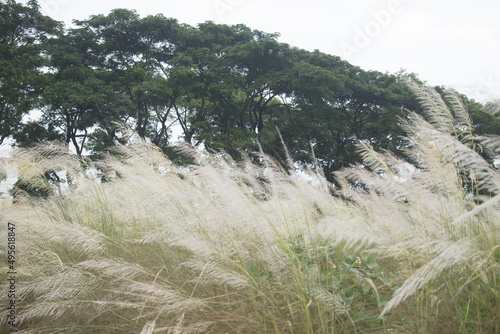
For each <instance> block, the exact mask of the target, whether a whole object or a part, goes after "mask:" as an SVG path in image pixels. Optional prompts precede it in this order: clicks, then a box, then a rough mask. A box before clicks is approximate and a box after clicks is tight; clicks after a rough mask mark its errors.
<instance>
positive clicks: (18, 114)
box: [0, 0, 62, 144]
mask: <svg viewBox="0 0 500 334" xmlns="http://www.w3.org/2000/svg"><path fill="white" fill-rule="evenodd" d="M61 29H62V24H61V23H59V22H56V21H54V20H52V19H51V18H49V17H47V16H44V15H42V14H41V13H40V10H39V6H38V3H37V2H36V1H35V0H30V1H29V2H28V4H27V6H24V5H22V4H18V3H16V2H15V1H14V0H8V1H6V2H0V144H1V143H2V142H3V141H4V140H5V138H7V137H9V136H11V135H13V134H15V133H16V131H18V130H19V127H20V124H21V120H22V118H23V116H24V115H26V114H27V113H29V112H30V111H31V110H32V109H34V108H35V107H37V106H38V97H39V94H40V92H41V89H42V87H43V81H42V78H41V77H42V71H43V69H44V67H45V66H46V56H45V53H46V49H45V46H46V43H47V40H48V39H49V38H50V37H52V36H55V35H56V34H58V33H59V32H60V31H61Z"/></svg>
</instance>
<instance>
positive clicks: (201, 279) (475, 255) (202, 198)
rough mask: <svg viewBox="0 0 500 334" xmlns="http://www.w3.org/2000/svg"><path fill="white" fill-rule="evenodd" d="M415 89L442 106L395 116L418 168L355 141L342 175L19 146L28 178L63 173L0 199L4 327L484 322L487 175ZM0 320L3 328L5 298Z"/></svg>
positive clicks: (495, 293)
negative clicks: (60, 181) (9, 252)
mask: <svg viewBox="0 0 500 334" xmlns="http://www.w3.org/2000/svg"><path fill="white" fill-rule="evenodd" d="M414 88H415V89H416V91H417V92H418V93H419V94H421V97H422V98H425V99H427V100H426V101H427V105H428V106H429V107H428V108H429V111H431V110H432V108H441V109H440V112H439V113H436V114H435V115H433V116H432V117H433V118H431V119H430V121H431V123H427V122H426V121H425V120H424V119H423V118H421V117H419V116H417V115H412V117H411V119H410V120H409V122H408V124H407V129H408V134H409V135H408V140H409V146H410V148H409V154H411V155H412V157H413V161H416V162H417V164H418V166H417V168H415V167H414V166H411V165H409V164H408V163H406V162H404V161H401V160H399V159H397V158H396V157H394V156H392V155H390V154H389V153H387V154H380V153H377V152H375V151H373V150H372V149H371V147H370V146H369V145H367V144H363V143H360V152H361V153H362V154H363V157H364V159H365V165H363V166H354V167H352V168H350V169H346V170H343V171H341V172H338V173H337V174H336V177H337V180H338V181H339V184H341V185H343V186H342V188H341V189H339V188H334V187H332V186H331V185H329V184H328V183H327V182H326V181H325V180H324V179H323V178H322V177H321V176H320V175H316V174H314V173H311V175H312V176H313V177H314V178H315V180H316V181H314V182H308V181H306V180H305V179H303V178H301V177H298V176H296V175H294V174H292V175H288V174H287V173H286V172H284V171H283V170H282V169H281V168H280V167H279V166H278V165H277V164H275V163H273V162H272V161H271V160H269V159H268V158H267V157H264V156H260V157H258V159H256V160H258V161H259V162H260V163H259V164H253V163H250V162H249V161H245V162H242V163H236V162H234V161H232V160H231V159H229V158H228V157H226V156H224V155H221V154H219V155H208V154H201V153H197V152H191V154H192V155H193V156H195V158H196V159H197V161H198V165H197V166H193V167H190V168H180V167H178V166H175V165H173V164H172V163H171V162H170V161H168V160H167V159H166V158H165V156H164V155H163V154H162V153H161V152H160V151H159V150H158V149H157V148H155V147H153V146H151V145H148V144H145V143H141V144H135V145H131V146H129V147H126V148H123V149H120V150H119V151H118V152H116V154H115V155H113V156H110V157H109V158H107V159H106V160H104V161H102V162H100V163H99V164H98V165H97V166H94V165H91V164H82V163H81V162H80V161H78V160H77V159H76V158H75V157H74V156H71V155H69V154H67V153H66V152H65V150H64V149H61V148H60V147H58V146H55V145H53V144H52V145H49V146H40V147H37V148H35V149H32V150H19V151H18V152H17V154H16V155H15V158H14V159H15V163H16V164H17V165H18V169H19V176H20V178H22V179H24V180H25V181H26V182H27V184H34V185H36V187H38V188H41V187H47V184H46V182H44V181H43V179H41V178H39V177H38V176H39V175H43V173H44V172H45V171H48V170H54V171H66V173H67V175H68V176H69V182H68V183H70V184H69V185H68V187H67V189H66V190H65V191H63V193H64V195H59V194H58V192H55V193H54V194H53V195H52V196H50V197H49V198H47V199H33V198H28V197H23V196H18V197H16V201H15V203H11V202H10V201H8V200H4V201H3V202H2V203H1V204H0V205H1V213H0V220H1V221H2V232H1V233H2V235H3V236H4V237H0V247H1V248H2V254H6V252H5V250H6V249H7V242H6V241H7V237H6V236H7V222H11V223H14V224H15V226H16V271H17V285H16V296H17V299H16V301H17V310H16V312H17V314H16V328H17V329H19V330H20V331H21V332H23V333H144V334H146V333H367V332H369V333H377V332H380V333H434V332H443V333H471V332H472V333H494V332H500V318H499V315H500V297H499V296H500V286H499V285H500V268H499V262H500V246H499V244H500V242H499V241H500V233H499V227H500V205H499V197H498V194H499V191H498V189H499V188H498V186H499V172H498V170H495V169H494V168H492V167H491V166H490V165H489V164H488V163H487V162H486V161H484V159H483V158H481V156H479V155H478V154H477V153H475V152H474V150H473V149H471V148H470V147H471V146H470V145H469V144H470V143H471V141H470V140H469V139H470V138H469V137H467V138H468V139H467V140H463V142H460V140H459V139H461V138H465V136H460V135H457V131H459V130H458V129H460V131H462V130H463V129H464V128H465V127H466V124H470V119H469V118H468V117H467V114H466V112H465V111H464V110H460V111H459V112H460V113H457V111H456V110H449V109H447V110H445V109H444V108H447V107H446V104H444V102H442V101H435V100H432V99H438V97H437V96H436V95H433V94H431V93H429V92H428V91H425V90H426V88H422V87H414ZM455 102H456V101H455ZM453 108H455V109H456V108H461V105H460V104H459V103H458V102H457V103H455V104H453ZM453 115H455V117H456V118H457V119H458V121H455V120H454V119H453ZM440 118H443V119H440ZM444 118H446V119H444ZM467 122H468V123H467ZM457 124H458V126H457ZM464 124H465V125H464ZM480 141H481V139H480V138H479V139H476V142H480ZM481 143H482V145H484V146H485V147H486V146H487V145H488V144H489V143H498V141H497V140H496V139H495V138H493V137H488V138H486V139H483V141H482V142H481ZM468 145H469V146H468ZM485 152H486V150H485ZM489 152H491V153H492V154H498V149H497V148H496V147H495V146H493V145H492V148H491V150H489ZM82 166H83V167H82ZM96 171H99V172H96ZM97 174H99V175H97ZM464 177H465V178H466V179H464ZM102 180H104V181H102ZM332 192H333V193H335V194H336V195H335V196H332ZM2 259H3V260H2V262H1V264H0V265H1V266H2V267H1V272H0V279H1V280H2V285H1V291H0V292H1V295H2V298H1V300H2V301H7V300H8V298H4V297H6V296H7V294H8V290H9V286H8V285H7V284H6V283H5V282H6V281H7V272H8V271H9V269H8V267H7V260H6V256H4V255H2ZM6 303H7V302H5V305H3V306H2V308H4V309H5V307H6V306H7V304H6ZM0 321H1V326H2V327H1V328H3V329H2V330H1V332H5V333H7V332H8V331H9V330H10V329H9V326H8V324H7V321H8V319H7V317H6V313H5V312H4V311H3V313H2V318H1V320H0Z"/></svg>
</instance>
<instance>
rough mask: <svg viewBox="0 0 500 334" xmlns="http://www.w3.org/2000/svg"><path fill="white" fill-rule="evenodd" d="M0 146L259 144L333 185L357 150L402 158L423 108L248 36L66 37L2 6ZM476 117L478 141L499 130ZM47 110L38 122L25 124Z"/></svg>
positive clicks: (109, 31)
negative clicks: (175, 135)
mask: <svg viewBox="0 0 500 334" xmlns="http://www.w3.org/2000/svg"><path fill="white" fill-rule="evenodd" d="M0 6H1V8H0V15H1V22H0V25H1V29H0V42H1V44H0V54H1V57H0V62H1V63H0V80H1V81H0V142H3V141H4V140H5V139H6V138H7V137H12V138H14V139H15V142H16V144H17V145H29V144H31V143H33V142H37V141H41V140H54V139H57V140H62V141H64V142H66V143H68V145H72V146H74V148H75V149H76V152H77V154H79V155H81V154H83V153H84V152H91V153H92V154H96V155H98V154H99V152H101V151H102V150H105V149H106V148H107V147H110V146H113V145H116V144H120V143H121V144H125V143H126V142H127V140H128V138H127V136H125V135H124V133H123V131H121V129H122V125H123V124H125V125H127V126H128V127H130V128H131V129H133V130H134V132H135V133H136V134H137V135H138V136H140V137H141V138H143V139H145V140H148V141H150V142H152V143H154V144H156V145H158V146H159V147H160V148H162V149H164V150H165V151H166V152H169V150H170V145H171V141H172V138H171V130H172V128H173V127H174V126H177V127H178V128H180V129H181V130H182V137H183V140H184V141H185V142H186V143H188V144H191V145H194V146H197V145H202V144H203V145H204V146H205V147H206V148H208V149H212V150H219V149H222V150H225V151H226V152H228V153H230V154H231V155H233V156H235V157H238V155H239V154H240V153H241V152H245V151H253V150H256V149H258V146H259V145H260V146H261V147H262V148H263V149H264V151H266V152H267V153H269V154H271V155H272V156H275V157H277V158H282V157H283V145H282V143H281V139H280V136H279V133H278V131H277V128H279V130H280V132H281V135H282V138H283V140H284V142H285V144H286V145H287V147H288V149H289V151H290V153H291V154H292V157H293V158H294V159H295V160H296V161H298V162H302V163H311V162H312V156H313V155H312V153H311V146H312V147H313V149H314V152H315V154H316V158H317V161H318V162H319V163H320V164H321V167H322V168H323V169H324V170H325V172H326V174H327V175H329V174H330V172H331V171H334V170H337V169H339V168H341V167H343V166H345V165H346V164H350V163H352V162H354V161H355V159H356V156H355V153H354V152H355V143H356V141H357V140H365V141H367V142H369V143H370V144H372V145H373V146H374V147H376V148H384V149H391V150H393V151H397V150H399V149H401V148H402V145H403V143H402V142H401V138H400V134H401V133H402V130H401V127H400V118H404V117H406V115H407V110H408V109H410V110H418V108H419V107H418V103H417V101H416V100H415V98H414V97H413V96H412V94H411V92H410V91H409V89H408V88H407V86H406V84H405V82H404V78H403V77H402V76H401V75H399V76H397V75H390V74H383V73H380V72H375V71H364V70H362V69H360V68H359V67H356V66H353V65H351V64H349V63H347V62H346V61H343V60H342V59H340V58H339V57H336V56H332V55H328V54H324V53H321V52H319V51H314V52H309V51H305V50H301V49H298V48H295V47H291V46H289V45H287V44H284V43H280V42H278V41H277V35H275V34H268V33H264V32H262V31H257V30H252V29H250V28H248V27H246V26H244V25H234V26H228V25H220V24H215V23H213V22H206V23H202V24H199V25H198V26H197V27H192V26H189V25H185V24H180V23H179V22H177V21H176V20H175V19H172V18H166V17H164V16H163V15H155V16H147V17H144V18H141V17H140V16H139V15H138V14H137V13H136V12H135V11H131V10H126V9H115V10H113V11H111V12H110V14H109V15H106V16H105V15H95V16H91V17H90V18H89V19H87V20H83V21H75V25H76V27H75V28H71V29H64V27H63V25H62V24H61V23H60V22H56V21H54V20H52V19H50V18H49V17H46V16H44V15H42V14H41V13H40V11H39V7H38V4H37V2H36V1H34V0H32V1H30V2H29V3H28V5H26V6H24V5H22V4H18V3H16V2H15V1H13V0H8V1H7V2H2V3H0ZM464 100H465V102H466V103H467V104H468V106H469V108H470V109H471V114H472V117H473V119H474V121H475V123H476V131H477V132H478V133H495V132H497V133H498V132H500V122H499V120H498V118H497V117H495V116H494V115H493V114H492V113H489V112H487V111H485V110H483V109H482V108H481V106H480V105H478V104H474V103H472V102H470V101H468V100H467V99H466V98H465V97H464ZM35 109H36V110H40V111H41V112H42V116H41V118H40V119H38V120H36V121H32V122H28V123H23V122H21V120H22V118H23V116H25V115H26V114H28V113H30V112H31V111H33V110H35Z"/></svg>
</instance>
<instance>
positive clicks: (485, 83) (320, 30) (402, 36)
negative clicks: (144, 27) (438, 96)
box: [22, 0, 500, 102]
mask: <svg viewBox="0 0 500 334" xmlns="http://www.w3.org/2000/svg"><path fill="white" fill-rule="evenodd" d="M26 1H27V0H25V1H22V2H26ZM39 3H40V5H41V8H42V12H44V13H45V14H46V15H49V16H50V17H52V18H54V19H56V20H59V21H64V22H66V23H67V24H71V20H73V19H85V18H88V17H89V16H90V15H92V14H108V13H109V11H110V10H111V9H113V8H117V7H120V8H128V9H135V10H137V12H138V13H139V14H140V15H141V16H146V15H149V14H158V13H162V14H163V15H165V16H166V17H174V18H176V19H177V20H178V21H179V22H180V23H187V24H190V25H193V26H196V25H197V24H198V23H201V22H205V21H208V20H211V21H215V22H216V23H226V24H238V23H243V24H245V25H247V26H249V27H250V28H252V29H259V30H263V31H265V32H269V33H271V32H278V33H280V34H281V37H280V41H282V42H285V43H288V44H290V45H293V46H297V47H300V48H304V49H307V50H314V49H319V50H320V51H322V52H325V53H329V54H334V55H338V56H340V57H342V58H343V59H346V60H348V61H349V62H350V63H352V64H354V65H358V66H360V67H362V68H363V69H373V70H379V71H382V72H385V71H389V72H391V73H393V72H396V71H398V70H399V69H406V70H407V71H408V72H415V73H417V74H419V75H420V78H421V79H423V80H426V81H427V82H428V83H429V84H432V85H446V86H451V87H454V88H456V89H458V90H459V91H460V92H463V93H465V94H467V95H468V96H469V97H472V98H475V99H476V100H477V101H480V102H487V101H490V100H492V99H495V98H500V66H499V65H500V62H499V59H500V19H499V17H500V1H498V0H475V1H462V0H455V1H453V0H419V1H416V0H373V1H368V0H352V1H349V0H343V1H340V0H329V1H328V0H308V1H304V0H301V1H298V0H288V1H278V0H182V1H181V0H163V1H153V0H139V1H137V0H134V1H132V0H122V1H110V0H39Z"/></svg>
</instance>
